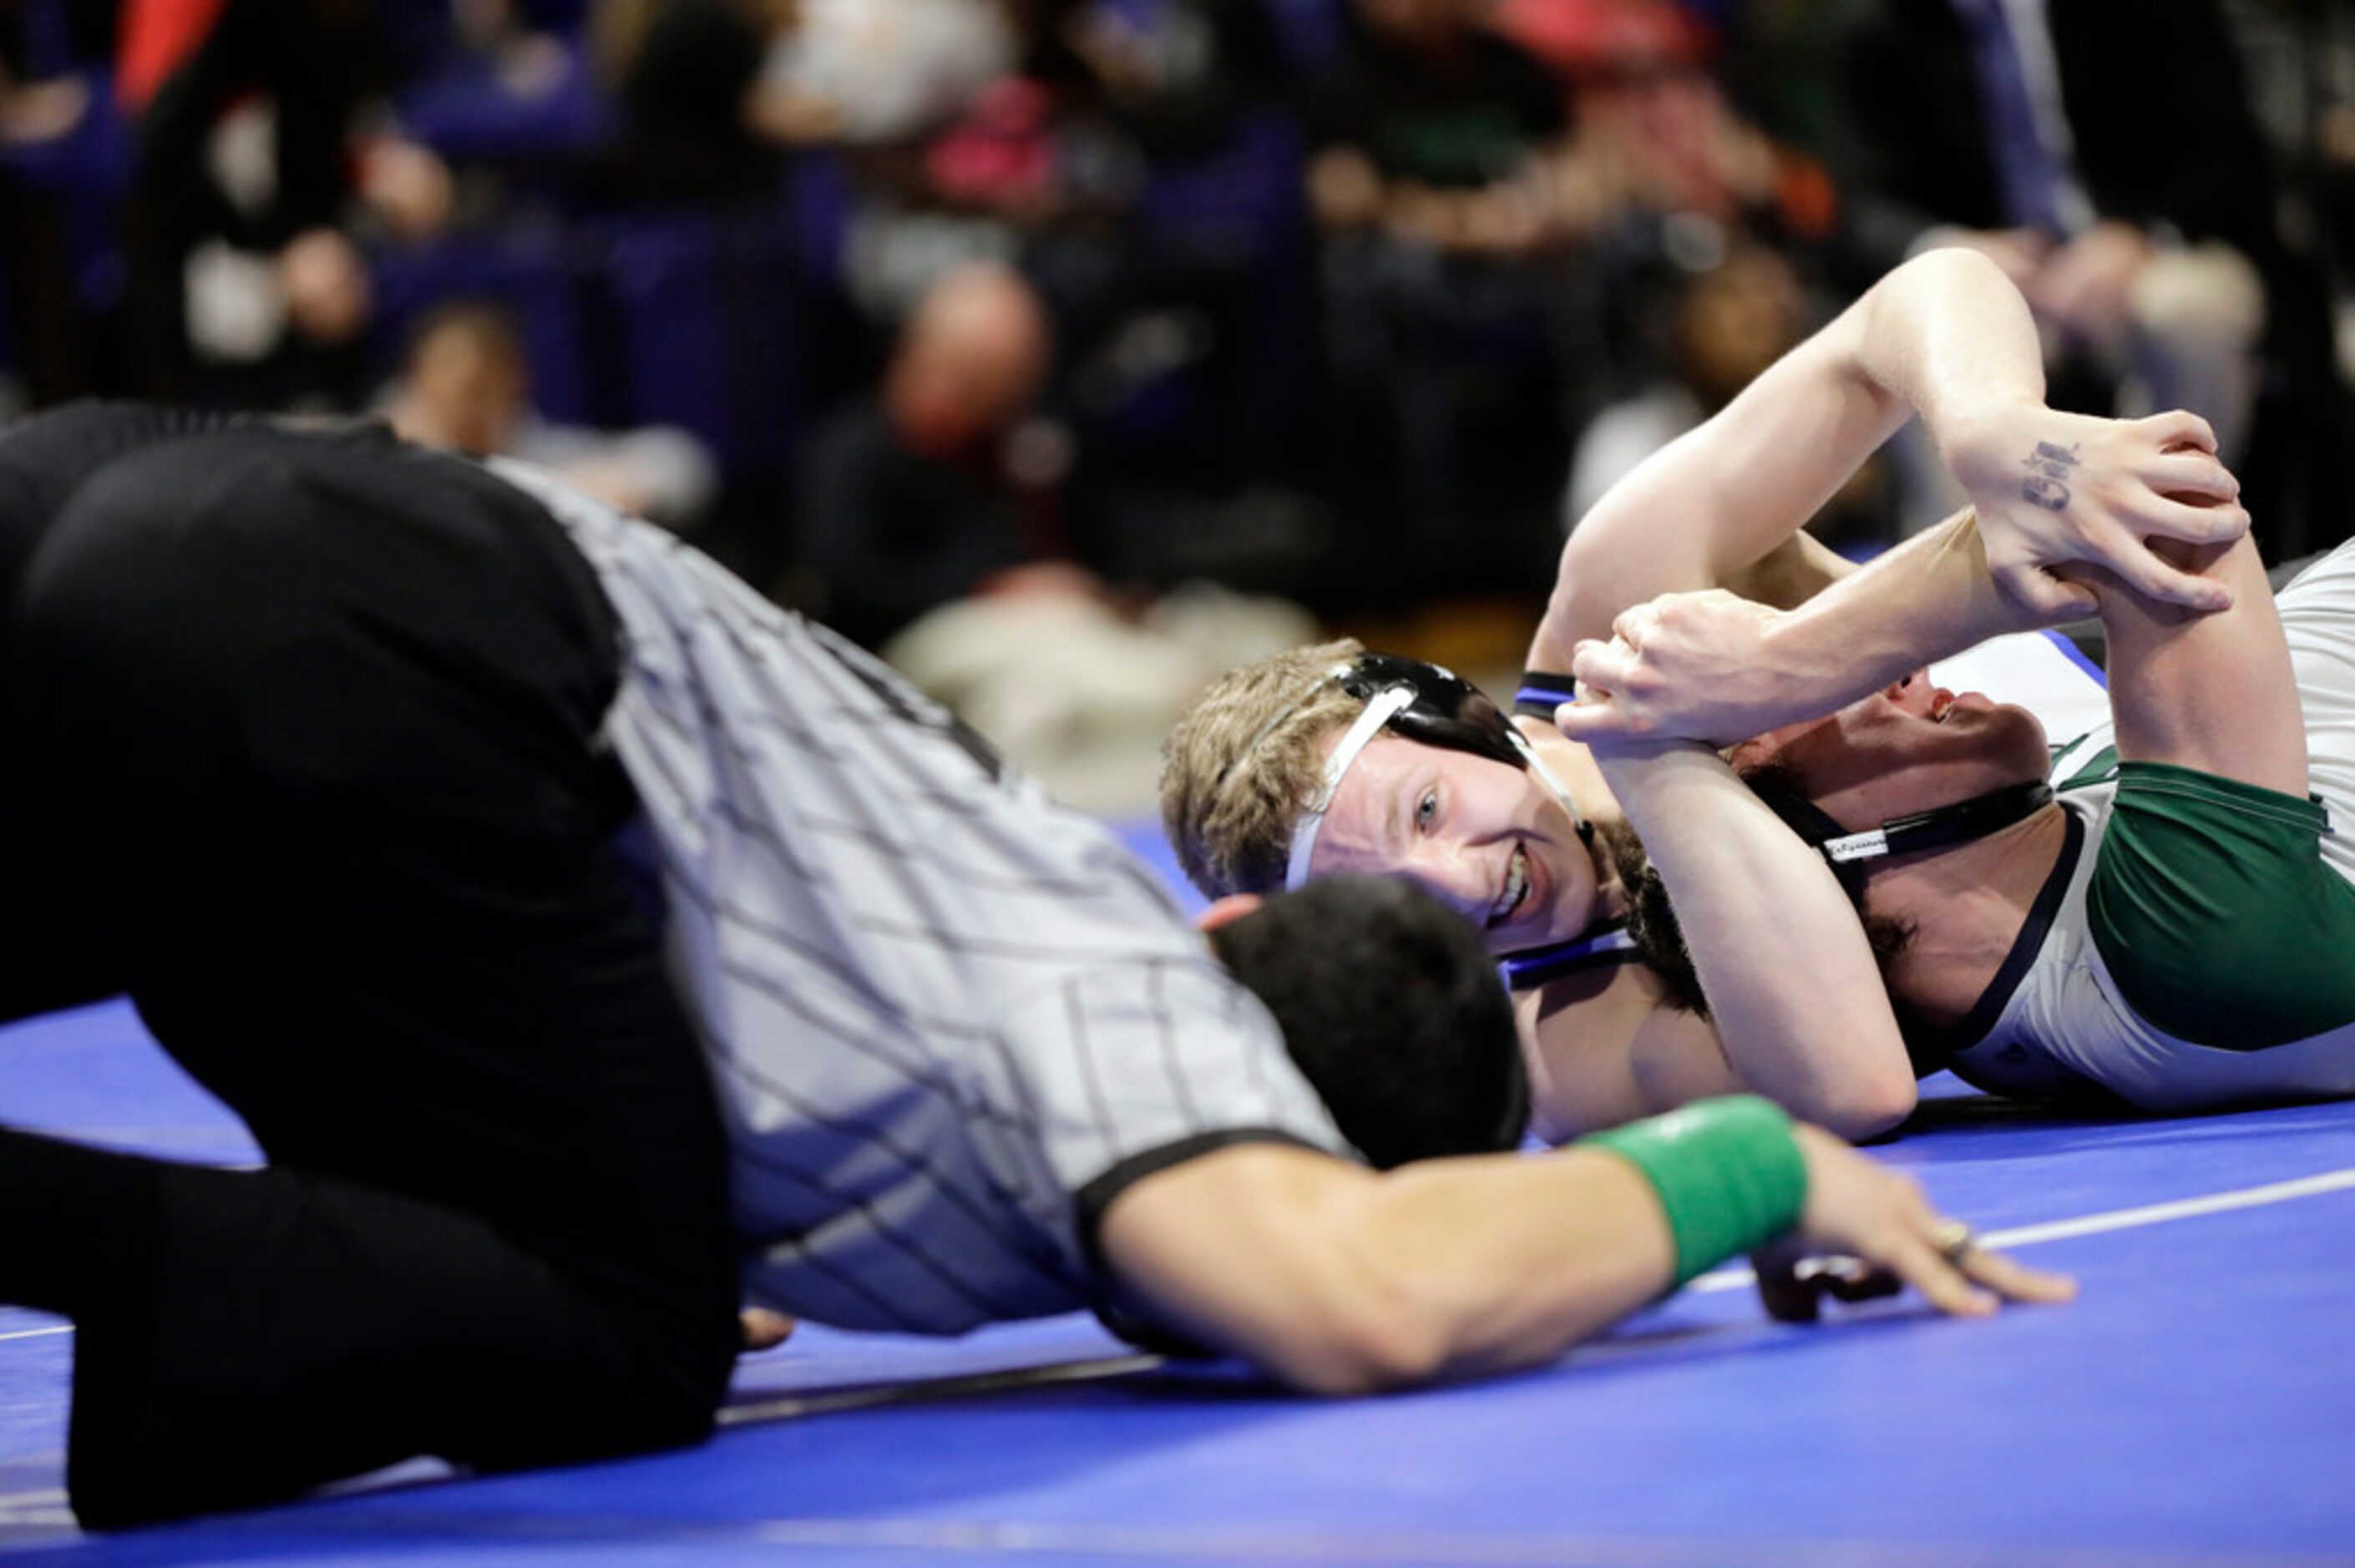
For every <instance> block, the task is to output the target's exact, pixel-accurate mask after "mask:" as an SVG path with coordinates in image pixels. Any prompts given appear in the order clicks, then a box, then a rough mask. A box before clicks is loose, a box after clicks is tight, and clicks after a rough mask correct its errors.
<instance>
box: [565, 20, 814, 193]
mask: <svg viewBox="0 0 2355 1568" xmlns="http://www.w3.org/2000/svg"><path fill="white" fill-rule="evenodd" d="M799 13H800V6H799V5H797V4H796V3H795V0H602V4H601V5H599V6H598V7H597V9H596V11H595V13H594V14H593V18H592V30H593V33H594V39H593V44H594V50H595V54H596V58H597V64H598V68H599V70H600V71H601V73H602V76H603V79H604V80H605V83H606V87H607V90H608V91H609V92H611V93H612V94H613V99H614V101H615V102H616V103H617V105H618V106H619V108H620V111H621V117H622V128H621V135H620V138H619V141H618V143H617V144H616V146H615V148H614V149H613V154H611V157H610V160H609V163H608V166H607V168H606V170H605V174H604V184H605V185H606V192H605V194H606V195H607V196H610V197H613V198H615V199H619V200H623V201H638V202H666V203H667V202H695V201H718V202H722V203H732V202H742V201H754V200H761V199H774V198H775V196H776V194H777V181H778V169H779V162H778V152H779V149H780V147H782V146H784V145H787V144H790V143H795V142H800V141H809V140H816V139H820V138H822V137H824V136H825V135H826V133H827V132H828V129H829V127H828V122H827V119H826V115H825V114H824V113H823V112H822V111H819V110H817V109H815V108H814V107H812V106H810V105H807V104H805V103H804V102H802V101H799V100H798V99H797V98H796V97H795V96H794V94H793V93H791V92H790V91H789V90H786V89H785V88H784V87H783V85H782V84H780V83H779V82H778V81H777V80H776V79H775V78H774V76H773V74H772V61H773V58H774V57H775V55H776V53H777V52H778V51H779V50H781V49H783V48H789V47H790V45H791V42H792V40H793V38H794V35H795V29H796V27H797V26H798V18H799Z"/></svg>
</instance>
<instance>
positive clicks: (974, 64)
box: [771, 0, 1018, 145]
mask: <svg viewBox="0 0 2355 1568" xmlns="http://www.w3.org/2000/svg"><path fill="white" fill-rule="evenodd" d="M799 4H800V13H801V14H800V20H799V26H797V27H796V28H795V29H794V31H793V32H792V33H791V34H790V35H788V36H787V37H786V38H785V39H784V40H783V44H782V46H781V48H779V49H778V51H777V53H776V55H775V57H774V58H773V62H772V65H771V74H772V76H773V79H774V80H775V81H776V82H777V83H778V84H779V85H780V86H781V87H782V88H783V90H785V91H786V92H787V93H788V94H789V95H790V97H791V100H792V101H794V102H796V103H798V104H800V105H803V106H805V114H806V115H807V119H806V120H805V121H804V122H803V123H805V124H806V125H808V126H810V127H811V128H813V129H817V130H822V132H823V133H824V134H826V136H828V137H829V138H831V139H833V140H836V141H840V142H846V143H857V144H862V145H875V144H880V143H893V142H902V141H905V140H907V139H909V138H911V137H913V136H918V135H921V134H922V133H923V132H927V131H930V130H931V129H932V128H933V127H934V126H936V125H938V124H940V123H941V122H943V121H944V120H946V119H948V118H950V117H951V116H953V115H954V114H956V113H958V112H959V111H962V110H963V109H964V107H965V105H966V104H968V103H969V102H971V101H972V100H973V97H974V95H975V93H976V92H978V91H979V90H981V89H982V88H983V87H985V86H986V85H987V84H988V83H990V82H992V81H995V80H996V79H998V78H1000V77H1003V76H1006V75H1007V74H1009V73H1010V72H1012V71H1013V69H1015V65H1016V63H1017V58H1018V39H1017V37H1016V34H1015V30H1014V27H1013V25H1012V22H1011V20H1010V19H1009V17H1008V16H1007V10H1006V8H1005V6H1004V5H1001V4H999V0H799Z"/></svg>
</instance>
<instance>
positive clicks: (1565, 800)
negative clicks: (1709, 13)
mask: <svg viewBox="0 0 2355 1568" xmlns="http://www.w3.org/2000/svg"><path fill="white" fill-rule="evenodd" d="M1506 733H1507V734H1508V735H1510V736H1512V737H1513V748H1514V749H1515V750H1516V751H1518V752H1519V753H1520V754H1521V760H1522V761H1524V762H1526V763H1528V764H1529V771H1530V772H1532V773H1534V774H1536V775H1537V776H1538V782H1539V783H1540V784H1542V785H1544V786H1545V787H1546V789H1548V790H1550V792H1551V793H1552V795H1553V798H1554V799H1555V800H1558V801H1560V802H1561V809H1562V810H1564V811H1566V812H1568V813H1569V815H1570V825H1571V826H1572V828H1573V829H1575V830H1577V832H1578V836H1579V837H1581V838H1584V837H1586V818H1585V816H1584V815H1583V814H1582V813H1581V812H1580V810H1579V809H1578V802H1577V801H1575V800H1572V799H1571V798H1570V790H1569V789H1568V788H1566V787H1565V786H1564V785H1563V783H1562V781H1561V779H1559V778H1557V777H1555V775H1554V770H1553V769H1552V768H1548V767H1547V766H1546V765H1545V758H1542V757H1540V756H1539V755H1538V748H1537V747H1534V746H1531V745H1530V744H1529V736H1525V735H1523V734H1522V733H1521V731H1520V726H1518V725H1509V726H1507V728H1506Z"/></svg>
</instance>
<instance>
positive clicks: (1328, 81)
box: [1304, 0, 1570, 589]
mask: <svg viewBox="0 0 2355 1568" xmlns="http://www.w3.org/2000/svg"><path fill="white" fill-rule="evenodd" d="M1488 15H1489V7H1488V6H1487V5H1485V4H1484V3H1483V0H1351V6H1350V9H1349V11H1348V14H1347V21H1348V26H1347V27H1346V28H1345V29H1344V37H1343V48H1342V49H1341V51H1340V53H1339V55H1338V57H1337V58H1336V59H1335V60H1334V61H1333V63H1332V64H1331V66H1330V67H1329V68H1328V69H1327V70H1325V71H1324V72H1322V73H1321V74H1320V75H1319V76H1317V77H1316V79H1314V80H1313V81H1311V82H1310V83H1309V84H1308V87H1307V89H1306V91H1305V99H1304V101H1305V109H1306V115H1307V121H1308V131H1309V135H1310V138H1311V143H1312V146H1313V148H1314V152H1313V154H1312V162H1311V164H1310V166H1309V175H1308V177H1309V188H1310V194H1311V201H1312V205H1313V207H1314V209H1315V212H1316V218H1317V222H1318V225H1319V227H1320V228H1321V230H1322V232H1323V234H1324V236H1325V240H1324V248H1323V249H1324V266H1323V281H1324V287H1325V291H1326V309H1327V325H1326V331H1325V341H1326V345H1327V346H1326V352H1327V372H1328V375H1329V376H1330V380H1331V385H1330V388H1329V391H1330V401H1329V408H1328V412H1329V414H1330V416H1331V419H1332V426H1331V435H1330V437H1329V438H1328V440H1329V444H1330V445H1331V448H1332V450H1333V453H1334V464H1335V468H1334V476H1333V477H1334V482H1335V483H1336V486H1337V490H1338V491H1339V493H1340V494H1341V496H1342V498H1343V501H1344V504H1345V505H1348V506H1350V507H1351V508H1352V509H1354V510H1358V511H1359V512H1360V514H1363V515H1366V516H1369V517H1376V518H1384V519H1385V520H1386V523H1387V524H1388V530H1389V531H1390V532H1391V533H1393V534H1394V535H1399V542H1400V543H1401V544H1403V545H1404V546H1406V547H1409V548H1415V549H1420V550H1426V551H1427V552H1428V558H1430V559H1432V560H1433V561H1434V562H1435V561H1441V560H1444V561H1445V562H1447V563H1448V564H1449V567H1448V569H1449V570H1451V571H1454V572H1455V573H1457V574H1459V575H1460V576H1461V577H1464V578H1465V579H1468V580H1464V581H1457V582H1455V583H1451V584H1448V585H1445V586H1448V587H1454V588H1464V587H1468V586H1487V584H1486V583H1484V582H1482V581H1481V580H1480V579H1484V578H1485V579H1495V578H1503V579H1507V580H1518V579H1523V578H1525V577H1526V574H1527V573H1528V572H1529V570H1532V569H1536V568H1538V567H1541V566H1542V563H1543V560H1544V558H1545V556H1546V555H1547V554H1548V553H1550V545H1549V544H1547V543H1546V541H1549V540H1550V539H1551V538H1552V537H1553V536H1554V533H1555V530H1554V527H1553V522H1552V519H1553V514H1554V512H1555V509H1556V506H1557V504H1558V497H1559V496H1560V493H1561V481H1562V475H1563V472H1564V470H1565V467H1566V464H1567V460H1568V456H1569V427H1568V420H1567V417H1566V415H1565V413H1564V391H1565V387H1564V375H1563V370H1562V367H1561V363H1560V358H1559V354H1558V349H1559V344H1560V341H1561V336H1562V334H1561V332H1560V330H1559V323H1558V321H1557V318H1556V315H1555V311H1556V308H1557V305H1558V304H1559V302H1560V299H1561V291H1560V290H1559V288H1558V286H1557V281H1556V279H1555V277H1554V273H1555V270H1556V268H1555V266H1554V265H1552V263H1553V262H1555V261H1556V260H1558V256H1557V255H1556V254H1555V252H1554V250H1553V247H1554V246H1555V245H1556V243H1557V242H1558V241H1559V240H1560V239H1561V233H1560V231H1559V229H1558V228H1557V226H1556V223H1555V214H1554V212H1553V209H1552V207H1551V192H1552V182H1551V180H1550V177H1549V163H1550V160H1551V159H1553V158H1555V157H1557V156H1558V155H1559V154H1560V153H1561V149H1562V148H1563V146H1564V145H1565V143H1566V137H1567V134H1568V131H1569V123H1570V122H1569V117H1568V106H1567V96H1568V89H1567V87H1566V86H1565V84H1564V83H1563V82H1562V81H1561V79H1558V78H1557V77H1556V76H1555V75H1554V74H1553V73H1552V72H1550V70H1549V69H1547V68H1546V67H1545V66H1544V65H1542V64H1541V63H1540V61H1538V60H1537V59H1536V58H1533V57H1532V56H1530V55H1529V53H1527V52H1526V51H1525V50H1523V49H1522V48H1520V47H1519V46H1518V45H1516V44H1514V43H1512V42H1511V41H1509V40H1508V39H1507V38H1505V37H1503V36H1501V35H1500V34H1498V33H1497V32H1496V31H1494V30H1493V29H1492V28H1491V27H1490V26H1488ZM1401 512H1403V515H1401ZM1443 546H1444V549H1443ZM1424 586H1425V588H1426V589H1429V588H1434V587H1439V586H1441V585H1437V584H1426V585H1424Z"/></svg>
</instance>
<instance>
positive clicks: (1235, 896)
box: [1194, 893, 1267, 931]
mask: <svg viewBox="0 0 2355 1568" xmlns="http://www.w3.org/2000/svg"><path fill="white" fill-rule="evenodd" d="M1266 902H1267V900H1266V899H1265V898H1263V897H1262V896H1261V895H1259V894H1256V893H1230V894H1228V895H1226V896H1225V897H1224V898H1221V899H1219V900H1217V901H1216V902H1215V903H1213V904H1211V905H1210V906H1209V908H1207V909H1205V910H1203V911H1202V912H1201V913H1200V914H1199V915H1197V916H1194V929H1196V930H1197V931H1215V930H1217V929H1218V928H1219V927H1221V926H1223V925H1225V924H1227V923H1228V922H1229V921H1231V920H1240V919H1241V918H1242V917H1243V916H1246V915H1248V914H1250V913H1251V912H1252V910H1254V909H1256V908H1258V907H1259V906H1261V905H1263V904H1264V903H1266Z"/></svg>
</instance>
